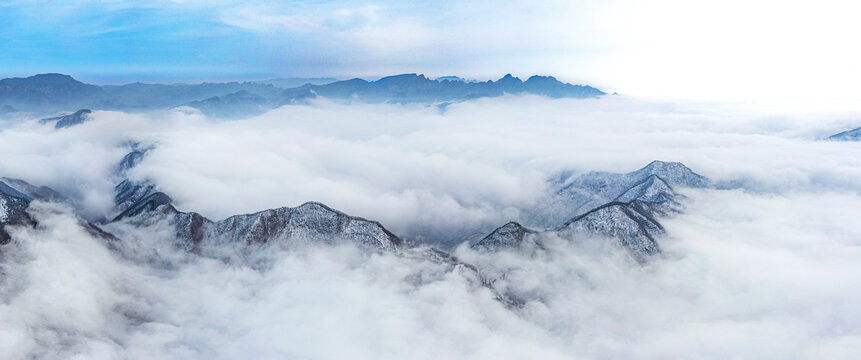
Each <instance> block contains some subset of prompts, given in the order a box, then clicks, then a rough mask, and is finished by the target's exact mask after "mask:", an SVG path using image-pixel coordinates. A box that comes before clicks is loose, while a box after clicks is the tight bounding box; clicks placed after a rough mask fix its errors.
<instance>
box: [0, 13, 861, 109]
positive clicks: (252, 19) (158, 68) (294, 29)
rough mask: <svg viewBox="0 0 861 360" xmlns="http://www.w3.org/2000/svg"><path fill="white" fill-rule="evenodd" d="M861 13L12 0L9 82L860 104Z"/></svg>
mask: <svg viewBox="0 0 861 360" xmlns="http://www.w3.org/2000/svg"><path fill="white" fill-rule="evenodd" d="M859 10H861V6H859V5H858V3H857V2H853V1H835V0H821V1H776V0H775V1H772V0H747V1H744V0H726V1H683V0H651V1H629V0H609V1H540V2H538V1H487V0H482V1H414V2H405V1H385V0H384V1H371V2H359V1H349V0H347V1H273V0H262V1H260V0H255V1H232V0H207V1H198V0H188V1H184V0H183V1H124V0H117V1H76V2H66V1H26V0H0V24H2V26H0V48H2V49H3V56H2V57H0V69H3V71H2V74H0V76H2V77H10V76H29V75H33V74H36V73H44V72H60V73H66V74H70V75H73V76H75V77H76V78H78V79H80V80H82V81H87V82H91V83H97V84H113V83H126V82H134V81H144V82H200V81H224V80H255V79H265V78H272V77H318V76H329V77H336V78H351V77H356V76H358V77H364V78H369V79H372V78H376V77H380V76H385V75H391V74H397V73H407V72H415V73H423V74H425V75H427V76H429V77H437V76H444V75H458V76H462V77H466V78H473V79H479V80H488V79H494V80H495V79H497V78H499V77H501V76H502V75H504V74H506V73H512V74H514V75H516V76H520V77H521V78H525V77H528V76H530V75H532V74H548V75H554V76H556V77H558V78H559V79H561V80H564V81H568V82H573V83H588V84H591V85H594V86H597V87H599V88H601V89H604V90H608V91H610V92H614V91H615V92H619V93H621V94H629V95H636V96H642V97H658V98H677V99H696V100H716V99H719V100H732V99H758V98H763V99H772V98H787V97H790V98H794V97H797V98H806V99H811V98H819V99H835V98H837V99H844V100H847V99H848V100H854V99H861V88H859V87H857V86H856V85H855V84H857V83H859V82H861V71H856V70H855V68H856V67H857V66H858V64H859V63H861V48H859V47H858V46H856V45H855V43H856V39H855V38H856V36H857V35H858V34H859V33H861V22H858V21H857V14H859Z"/></svg>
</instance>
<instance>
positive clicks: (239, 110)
mask: <svg viewBox="0 0 861 360" xmlns="http://www.w3.org/2000/svg"><path fill="white" fill-rule="evenodd" d="M183 106H188V107H193V108H195V109H198V110H200V112H202V113H204V114H205V115H209V116H215V117H221V118H226V119H231V118H241V117H244V116H253V115H259V114H262V113H264V112H266V111H267V110H269V109H271V108H273V106H272V105H271V102H270V100H269V99H268V98H266V97H265V96H262V95H259V94H252V93H249V92H248V91H246V90H242V91H238V92H235V93H231V94H227V95H222V96H213V97H211V98H208V99H204V100H195V101H192V102H189V103H186V104H183Z"/></svg>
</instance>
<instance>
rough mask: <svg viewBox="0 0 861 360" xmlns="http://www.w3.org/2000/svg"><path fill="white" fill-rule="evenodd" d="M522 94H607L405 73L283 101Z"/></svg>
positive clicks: (307, 90) (511, 80)
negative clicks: (443, 78) (438, 79)
mask: <svg viewBox="0 0 861 360" xmlns="http://www.w3.org/2000/svg"><path fill="white" fill-rule="evenodd" d="M297 90H298V91H297ZM522 93H528V94H536V95H545V96H549V97H554V98H562V97H571V98H591V97H598V96H601V95H604V92H602V91H600V90H598V89H595V88H593V87H591V86H583V85H571V84H567V83H562V82H559V81H558V80H556V79H555V78H553V77H552V76H533V77H531V78H529V80H527V81H526V82H523V81H520V79H518V78H515V77H513V76H511V74H508V75H506V76H505V77H503V78H501V79H499V80H498V81H496V82H494V81H486V82H464V81H448V80H443V81H437V80H431V79H428V78H426V77H425V76H424V75H416V74H402V75H395V76H388V77H384V78H382V79H379V80H377V81H365V80H362V79H351V80H345V81H338V82H335V83H331V84H327V85H311V86H305V87H303V88H301V90H299V89H290V90H287V91H285V92H284V94H283V95H282V100H284V99H290V98H292V97H295V96H306V97H307V96H308V95H309V94H313V95H317V96H323V97H326V98H331V99H350V100H352V99H358V100H361V101H364V102H392V103H410V102H426V103H437V102H448V101H463V100H469V99H475V98H481V97H494V96H501V95H504V94H522Z"/></svg>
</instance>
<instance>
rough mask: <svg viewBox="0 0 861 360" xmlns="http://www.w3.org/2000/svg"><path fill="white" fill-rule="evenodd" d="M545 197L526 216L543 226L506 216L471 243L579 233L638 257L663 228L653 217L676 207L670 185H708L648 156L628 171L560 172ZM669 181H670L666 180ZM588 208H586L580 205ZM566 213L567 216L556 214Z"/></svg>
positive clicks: (514, 242) (499, 245) (500, 246)
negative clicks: (613, 242)
mask: <svg viewBox="0 0 861 360" xmlns="http://www.w3.org/2000/svg"><path fill="white" fill-rule="evenodd" d="M552 182H553V183H554V184H556V187H555V188H553V193H552V194H551V196H549V197H548V199H547V200H546V201H548V202H549V203H548V204H541V205H539V206H538V207H537V208H536V209H533V210H532V211H533V212H532V213H530V214H529V215H530V216H531V218H530V219H531V220H532V221H533V222H534V223H538V224H543V225H544V228H549V229H548V230H544V231H538V230H532V229H528V228H526V227H524V226H523V225H521V224H520V223H518V222H509V223H507V224H505V225H503V226H501V227H499V228H497V229H496V230H494V231H493V232H492V233H490V234H489V235H487V236H486V237H484V238H483V239H481V240H479V241H478V242H476V243H475V244H473V245H472V247H473V248H474V249H477V250H482V251H498V250H504V249H519V250H530V251H532V250H536V249H542V248H543V246H542V245H541V243H542V239H546V238H547V237H549V236H554V237H558V238H562V239H565V240H569V241H577V240H578V239H581V238H583V237H603V238H609V239H615V240H616V241H618V244H619V245H620V246H622V247H624V248H625V249H627V250H628V251H629V252H630V253H631V255H632V256H633V257H634V258H635V259H636V260H638V261H640V262H645V261H646V260H647V259H648V257H649V256H652V255H655V254H658V253H659V252H660V246H659V245H658V242H657V238H658V237H659V236H660V235H662V234H664V227H663V226H662V225H661V224H660V223H659V222H658V218H659V217H662V216H667V215H669V214H671V213H673V212H677V211H680V210H681V203H680V202H679V201H680V200H681V198H682V197H683V196H682V195H680V194H678V193H677V192H676V191H675V190H674V189H673V186H679V187H693V188H701V187H707V186H709V184H710V182H709V180H708V179H706V178H705V177H703V176H701V175H698V174H696V173H694V172H693V171H691V170H690V169H689V168H687V167H686V166H684V165H683V164H681V163H677V162H662V161H653V162H652V163H650V164H648V165H646V166H645V167H644V168H642V169H639V170H637V171H633V172H630V173H627V174H614V173H606V172H590V173H587V174H584V175H579V176H572V175H567V174H566V175H563V176H561V177H556V178H555V179H554V180H552ZM671 184H672V186H671ZM582 209H587V210H585V211H584V210H582ZM565 216H568V219H567V220H560V219H561V218H563V217H565Z"/></svg>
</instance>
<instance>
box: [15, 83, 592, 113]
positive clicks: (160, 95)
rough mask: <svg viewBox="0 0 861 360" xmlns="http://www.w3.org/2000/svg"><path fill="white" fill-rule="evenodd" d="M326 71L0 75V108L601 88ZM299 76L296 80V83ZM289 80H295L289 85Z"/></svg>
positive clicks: (135, 107) (569, 94)
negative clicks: (228, 78) (192, 76)
mask: <svg viewBox="0 0 861 360" xmlns="http://www.w3.org/2000/svg"><path fill="white" fill-rule="evenodd" d="M329 80H334V79H327V78H309V79H274V80H270V81H258V82H231V83H202V84H194V85H192V84H169V85H165V84H143V83H132V84H126V85H105V86H96V85H91V84H85V83H82V82H80V81H77V80H75V79H74V78H72V77H71V76H68V75H62V74H40V75H35V76H31V77H28V78H7V79H3V80H0V106H3V108H4V109H6V110H5V111H7V112H9V111H25V112H31V113H35V114H48V113H53V112H57V111H75V110H77V109H81V108H87V109H93V110H119V111H147V110H156V109H166V108H172V107H177V106H189V107H193V108H196V109H198V110H200V111H202V112H203V113H204V114H207V115H212V116H218V117H226V118H237V117H242V116H250V115H255V114H260V113H262V112H265V111H267V110H269V109H273V108H276V107H278V106H282V105H286V104H295V103H302V102H303V101H306V100H307V99H311V98H315V97H317V96H321V97H325V98H329V99H333V100H338V101H347V102H350V101H361V102H368V103H381V102H391V103H428V104H434V103H446V102H454V101H464V100H469V99H475V98H481V97H495V96H502V95H503V94H534V95H542V96H548V97H552V98H593V97H599V96H601V95H604V92H602V91H600V90H598V89H595V88H593V87H590V86H584V85H571V84H567V83H562V82H559V81H558V80H556V79H555V78H554V77H552V76H537V75H536V76H532V77H530V78H529V79H527V80H526V81H522V80H520V79H518V78H516V77H513V76H511V75H510V74H509V75H506V76H504V77H503V78H501V79H499V80H497V81H486V82H473V81H464V80H462V79H460V78H446V79H442V80H431V79H428V78H426V77H425V76H424V75H416V74H403V75H395V76H389V77H384V78H381V79H379V80H376V81H366V80H362V79H358V78H355V79H351V80H345V81H333V82H329ZM298 83H301V85H296V84H298ZM294 85H296V86H295V87H294Z"/></svg>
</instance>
